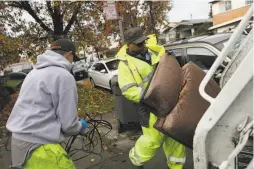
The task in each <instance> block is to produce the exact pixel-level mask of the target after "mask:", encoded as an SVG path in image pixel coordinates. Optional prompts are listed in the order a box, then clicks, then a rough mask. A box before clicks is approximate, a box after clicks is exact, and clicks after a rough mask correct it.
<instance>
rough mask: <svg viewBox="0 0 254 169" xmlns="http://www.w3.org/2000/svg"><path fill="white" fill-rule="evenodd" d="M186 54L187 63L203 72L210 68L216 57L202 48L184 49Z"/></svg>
mask: <svg viewBox="0 0 254 169" xmlns="http://www.w3.org/2000/svg"><path fill="white" fill-rule="evenodd" d="M186 53H187V62H190V61H191V62H193V63H195V64H196V65H198V66H199V67H200V68H201V69H203V70H204V71H205V72H207V71H208V70H209V69H210V68H211V66H212V64H213V63H214V61H215V60H216V57H217V55H216V54H214V53H213V52H212V51H210V50H209V49H206V48H204V47H189V48H186Z"/></svg>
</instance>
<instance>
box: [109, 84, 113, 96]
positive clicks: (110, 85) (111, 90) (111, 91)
mask: <svg viewBox="0 0 254 169" xmlns="http://www.w3.org/2000/svg"><path fill="white" fill-rule="evenodd" d="M109 87H110V93H111V94H113V89H112V84H111V81H110V82H109Z"/></svg>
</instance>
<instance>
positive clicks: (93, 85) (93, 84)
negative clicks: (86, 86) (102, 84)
mask: <svg viewBox="0 0 254 169" xmlns="http://www.w3.org/2000/svg"><path fill="white" fill-rule="evenodd" d="M90 82H91V84H92V87H93V88H95V87H96V85H95V83H94V81H93V79H92V78H90Z"/></svg>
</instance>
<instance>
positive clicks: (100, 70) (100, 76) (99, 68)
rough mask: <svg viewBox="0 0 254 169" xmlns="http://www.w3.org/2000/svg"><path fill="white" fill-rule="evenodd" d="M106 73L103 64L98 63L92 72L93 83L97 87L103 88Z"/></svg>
mask: <svg viewBox="0 0 254 169" xmlns="http://www.w3.org/2000/svg"><path fill="white" fill-rule="evenodd" d="M107 73H108V71H107V69H106V67H105V65H104V64H103V63H98V65H96V67H95V71H94V77H95V79H94V80H95V83H96V85H98V86H103V87H104V86H105V79H106V76H105V75H106V74H107Z"/></svg>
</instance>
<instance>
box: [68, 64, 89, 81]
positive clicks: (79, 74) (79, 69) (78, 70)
mask: <svg viewBox="0 0 254 169" xmlns="http://www.w3.org/2000/svg"><path fill="white" fill-rule="evenodd" d="M88 67H89V65H88V64H87V63H86V62H85V61H84V60H80V61H78V62H75V63H74V64H73V69H72V72H73V75H74V77H75V79H76V80H82V79H85V78H87V77H88Z"/></svg>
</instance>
